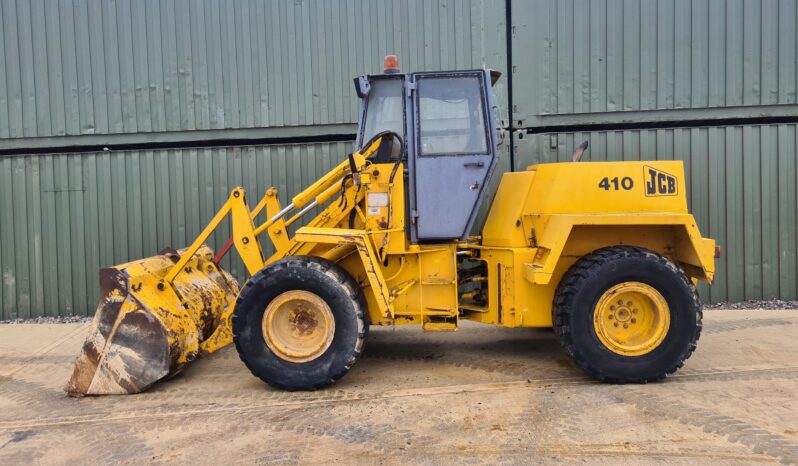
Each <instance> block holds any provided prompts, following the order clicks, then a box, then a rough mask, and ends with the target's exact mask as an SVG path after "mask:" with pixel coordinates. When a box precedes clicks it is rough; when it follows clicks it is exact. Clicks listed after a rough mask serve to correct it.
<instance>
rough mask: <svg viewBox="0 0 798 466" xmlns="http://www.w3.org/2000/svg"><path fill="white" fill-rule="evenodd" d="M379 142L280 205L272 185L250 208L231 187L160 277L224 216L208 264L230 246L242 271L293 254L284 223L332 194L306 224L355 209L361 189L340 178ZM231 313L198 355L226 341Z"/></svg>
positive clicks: (328, 221)
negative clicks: (265, 244)
mask: <svg viewBox="0 0 798 466" xmlns="http://www.w3.org/2000/svg"><path fill="white" fill-rule="evenodd" d="M381 141H382V137H375V138H374V139H373V142H372V143H371V144H369V145H368V146H367V147H364V149H363V150H361V151H358V152H355V153H353V154H351V155H350V156H349V157H348V159H347V160H344V161H343V162H341V163H340V164H339V165H338V166H336V167H335V168H333V169H332V170H330V171H329V172H328V173H327V174H326V175H324V176H323V177H321V178H320V179H319V180H317V181H316V182H315V183H313V184H312V185H311V186H309V187H308V188H307V189H305V190H304V191H302V192H300V193H299V194H297V195H296V196H294V197H293V198H292V199H291V202H290V204H288V205H287V206H286V207H284V208H282V207H281V206H280V201H279V199H278V196H277V189H275V188H269V189H267V190H266V193H265V194H264V196H263V197H262V198H261V199H260V201H259V202H258V204H257V205H256V206H255V207H254V208H253V209H252V210H250V209H249V206H248V203H247V198H246V193H245V191H244V189H243V188H241V187H236V188H235V189H233V191H232V192H231V193H230V197H228V199H227V201H226V202H225V204H224V205H223V206H222V208H221V209H219V211H218V212H217V213H216V215H214V217H213V218H212V219H211V221H210V222H209V223H208V225H207V226H206V227H205V229H204V230H203V231H202V233H200V234H199V236H197V238H196V239H195V240H194V242H193V243H192V244H191V245H190V246H189V247H188V248H187V249H186V251H185V253H183V254H182V256H181V257H180V260H179V261H178V262H177V263H176V264H175V265H174V267H173V268H172V269H171V270H170V271H169V273H168V274H167V275H166V277H165V278H164V281H165V282H167V283H169V284H171V283H172V281H173V280H174V279H175V278H176V277H177V276H178V274H180V273H181V272H183V271H184V270H185V266H186V264H188V263H189V261H190V260H191V257H192V255H193V254H194V253H195V252H196V251H198V250H199V249H200V248H201V247H202V246H203V244H205V242H206V241H207V240H208V238H210V236H211V235H212V234H213V233H214V231H215V230H216V229H217V228H218V227H219V225H220V224H221V223H222V221H223V220H224V219H225V218H227V216H228V215H229V216H230V221H231V224H232V230H233V234H232V237H231V238H230V240H228V242H227V244H226V245H225V247H224V248H223V249H222V250H221V251H220V254H217V255H216V256H215V257H214V262H216V263H217V264H218V261H219V260H220V259H221V258H222V257H223V255H224V253H226V252H227V250H229V249H230V248H231V246H235V249H236V251H237V252H238V255H239V256H240V257H241V260H242V261H243V262H244V266H245V267H246V268H247V272H248V273H249V275H250V276H251V275H254V274H256V273H257V272H258V271H259V270H261V269H262V268H263V267H265V266H266V265H268V264H270V263H271V262H274V261H276V260H278V259H281V258H283V257H285V256H288V255H292V254H294V253H296V252H297V251H298V249H299V248H298V246H299V244H298V242H297V241H296V239H295V238H292V237H290V236H289V234H288V227H289V226H291V225H292V224H293V223H295V222H296V221H297V220H299V219H300V218H301V217H302V216H303V215H304V214H306V213H307V212H309V211H310V210H311V209H313V208H314V207H316V206H321V205H324V204H326V203H327V202H329V201H330V200H331V199H332V198H333V197H334V196H335V195H336V194H338V193H340V194H341V201H340V202H338V203H337V204H336V203H334V204H332V205H330V206H328V207H327V209H325V210H324V211H323V212H322V213H321V214H319V215H318V216H317V217H316V218H315V219H314V220H313V221H312V222H311V224H312V225H313V226H314V227H322V228H323V227H328V226H330V227H331V226H334V225H336V224H338V223H339V222H340V221H341V220H343V219H344V218H346V216H347V215H349V213H350V212H351V211H352V209H354V208H356V206H357V204H358V202H359V200H360V197H362V196H363V193H361V192H360V190H359V189H352V188H353V186H350V187H349V188H347V187H346V186H343V187H342V186H341V185H342V180H343V179H344V178H345V177H346V176H347V175H350V174H351V173H353V172H354V173H356V174H359V172H360V171H361V170H362V169H363V167H364V166H366V162H367V160H368V159H369V158H370V157H371V156H372V155H373V154H375V153H376V152H377V150H378V149H379V147H380V143H381ZM264 209H265V210H266V217H267V220H266V221H265V222H263V223H262V224H260V225H259V226H256V225H255V222H254V220H255V218H257V217H258V215H260V213H261V212H262V211H263V210H264ZM294 210H296V211H297V212H296V213H295V214H294V215H293V216H291V217H290V218H288V219H287V220H286V219H285V217H286V216H287V215H288V214H289V213H291V212H292V211H294ZM263 233H268V235H269V238H270V240H271V242H272V245H273V246H274V248H275V253H274V254H273V255H272V256H271V257H269V258H265V257H264V256H263V248H262V247H261V244H260V241H259V238H260V236H261V235H262V234H263ZM233 311H234V304H233V303H231V305H230V306H229V307H228V308H227V309H226V310H225V311H224V313H223V314H222V316H221V319H220V325H219V326H218V327H217V328H216V330H215V331H214V333H213V334H212V335H211V336H210V337H209V338H207V339H206V340H205V341H203V342H201V343H200V350H201V351H202V352H203V353H212V352H214V351H216V350H218V349H220V348H223V347H224V346H227V345H228V344H230V342H232V330H231V329H232V327H231V317H232V315H233Z"/></svg>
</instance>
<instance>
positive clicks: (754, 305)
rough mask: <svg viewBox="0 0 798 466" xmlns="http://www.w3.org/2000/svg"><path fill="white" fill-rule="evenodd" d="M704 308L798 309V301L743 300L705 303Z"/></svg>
mask: <svg viewBox="0 0 798 466" xmlns="http://www.w3.org/2000/svg"><path fill="white" fill-rule="evenodd" d="M704 309H746V310H752V311H764V310H776V309H798V301H782V300H780V299H770V300H768V301H755V300H750V301H741V302H739V303H717V304H705V305H704Z"/></svg>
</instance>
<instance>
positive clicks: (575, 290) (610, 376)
mask: <svg viewBox="0 0 798 466" xmlns="http://www.w3.org/2000/svg"><path fill="white" fill-rule="evenodd" d="M701 318H702V313H701V303H700V301H699V299H698V292H697V290H696V288H695V285H694V284H693V283H692V282H691V281H690V280H689V279H688V278H687V276H686V275H685V274H684V272H683V271H682V270H681V269H680V268H679V267H678V266H676V264H674V263H673V262H671V261H670V260H668V259H667V258H666V257H664V256H662V255H660V254H657V253H655V252H653V251H649V250H646V249H642V248H638V247H628V246H616V247H610V248H605V249H600V250H598V251H595V252H593V253H591V254H588V255H586V256H584V257H582V258H581V259H579V260H578V261H577V262H576V263H575V264H574V265H573V266H572V267H571V268H570V269H569V270H568V271H567V272H566V273H565V275H564V276H563V278H562V280H561V281H560V285H559V287H558V288H557V293H556V295H555V298H554V306H553V310H552V320H553V323H554V331H555V333H556V335H557V338H558V340H559V342H560V345H561V346H562V347H563V348H564V349H565V351H566V352H567V353H568V355H569V356H570V358H571V360H572V361H573V362H574V364H576V365H577V366H579V367H580V368H582V369H583V370H584V371H585V372H587V373H588V374H589V375H591V376H592V377H594V378H596V379H598V380H601V381H604V382H612V383H630V382H637V383H645V382H650V381H655V380H660V379H663V378H665V376H667V375H668V374H671V373H673V372H675V371H676V370H677V369H679V368H680V367H682V366H683V365H684V361H685V360H686V359H687V358H689V357H690V355H691V354H692V353H693V351H694V350H695V348H696V343H697V342H698V338H699V336H700V334H701Z"/></svg>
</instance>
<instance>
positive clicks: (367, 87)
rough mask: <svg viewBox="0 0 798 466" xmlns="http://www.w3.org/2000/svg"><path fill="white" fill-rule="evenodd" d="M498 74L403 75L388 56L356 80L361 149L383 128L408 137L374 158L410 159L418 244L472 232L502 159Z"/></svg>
mask: <svg viewBox="0 0 798 466" xmlns="http://www.w3.org/2000/svg"><path fill="white" fill-rule="evenodd" d="M498 77H499V74H498V73H496V72H493V71H491V70H467V71H440V72H423V73H409V74H403V73H400V72H399V63H398V59H397V58H396V56H395V55H388V56H387V57H386V59H385V73H384V74H380V75H369V76H360V77H357V78H355V90H356V91H357V94H358V96H359V97H360V98H361V106H360V118H359V124H358V134H357V141H356V144H355V145H356V147H357V148H358V149H359V148H361V146H362V145H363V144H364V143H365V142H366V141H368V140H369V139H371V138H372V137H373V136H375V135H376V134H378V133H380V132H383V131H392V132H394V133H396V134H398V135H399V136H401V137H402V139H403V142H404V144H393V145H392V146H391V147H389V148H387V150H381V151H380V152H379V153H378V154H376V160H375V162H377V163H389V162H391V161H396V160H402V161H405V162H406V167H407V172H406V173H407V187H408V188H407V193H408V194H407V196H408V199H407V203H408V222H407V224H408V225H409V227H410V228H409V235H410V240H411V242H413V243H425V242H436V241H450V240H454V239H465V238H466V237H467V236H468V234H469V232H470V230H471V227H472V226H473V224H474V221H475V219H476V215H477V210H478V209H479V205H480V203H481V201H482V198H483V197H484V195H485V186H486V185H487V184H488V181H489V179H490V176H491V175H492V173H493V170H494V168H495V167H496V162H497V159H498V151H497V148H496V145H497V140H496V124H495V120H494V115H493V111H492V109H493V95H492V92H491V85H492V83H493V82H495V81H496V79H498ZM400 152H403V153H400ZM419 200H423V202H419Z"/></svg>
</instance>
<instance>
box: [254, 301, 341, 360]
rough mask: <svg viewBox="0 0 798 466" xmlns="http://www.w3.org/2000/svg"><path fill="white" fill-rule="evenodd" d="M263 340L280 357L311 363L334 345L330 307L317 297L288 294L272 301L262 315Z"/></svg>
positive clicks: (333, 325) (333, 326)
mask: <svg viewBox="0 0 798 466" xmlns="http://www.w3.org/2000/svg"><path fill="white" fill-rule="evenodd" d="M262 329H263V339H264V341H265V342H266V345H267V346H268V347H269V349H270V350H272V352H273V353H274V354H276V355H277V356H278V357H279V358H281V359H284V360H286V361H290V362H308V361H312V360H314V359H316V358H317V357H319V356H321V355H322V354H323V353H324V352H325V351H327V348H329V347H330V345H331V344H332V340H333V336H334V335H335V320H334V319H333V315H332V311H331V310H330V306H328V305H327V303H326V302H325V301H324V300H323V299H321V298H320V297H319V296H318V295H317V294H315V293H311V292H310V291H304V290H292V291H286V292H285V293H282V294H281V295H279V296H277V297H276V298H274V300H272V302H271V303H269V305H268V306H267V307H266V311H264V313H263V321H262Z"/></svg>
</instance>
